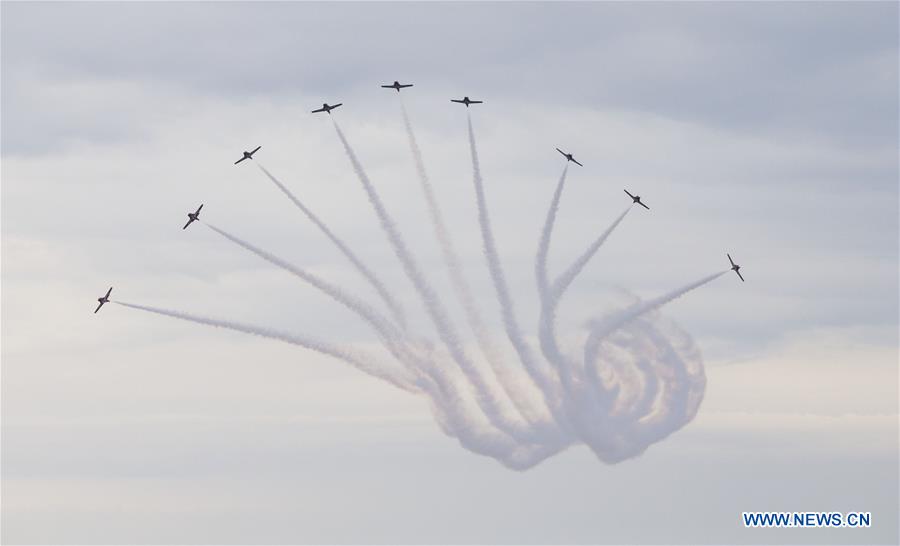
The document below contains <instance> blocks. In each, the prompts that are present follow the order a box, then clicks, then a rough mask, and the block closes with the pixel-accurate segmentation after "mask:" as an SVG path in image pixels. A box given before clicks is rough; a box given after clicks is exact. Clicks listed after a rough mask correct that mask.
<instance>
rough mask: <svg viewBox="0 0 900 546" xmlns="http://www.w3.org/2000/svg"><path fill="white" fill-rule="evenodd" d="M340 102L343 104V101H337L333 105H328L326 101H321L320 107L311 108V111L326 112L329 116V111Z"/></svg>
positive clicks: (339, 104) (314, 112)
mask: <svg viewBox="0 0 900 546" xmlns="http://www.w3.org/2000/svg"><path fill="white" fill-rule="evenodd" d="M342 104H344V103H343V102H339V103H337V104H334V105H332V106H328V103H327V102H323V103H322V107H321V108H317V109H315V110H313V111H312V113H313V114H316V113H318V112H328V115H329V116H330V115H331V111H332V110H334V109H335V108H337V107H338V106H341V105H342Z"/></svg>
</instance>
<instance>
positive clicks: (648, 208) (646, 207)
mask: <svg viewBox="0 0 900 546" xmlns="http://www.w3.org/2000/svg"><path fill="white" fill-rule="evenodd" d="M637 204H638V205H640V206H642V207H644V208H645V209H647V210H650V207H648V206H647V205H645V204H643V203H641V202H640V201H638V202H637Z"/></svg>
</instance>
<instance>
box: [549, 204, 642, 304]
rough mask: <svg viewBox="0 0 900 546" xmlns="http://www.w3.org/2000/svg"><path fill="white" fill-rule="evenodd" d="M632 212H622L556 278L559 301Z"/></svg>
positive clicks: (555, 293) (556, 296)
mask: <svg viewBox="0 0 900 546" xmlns="http://www.w3.org/2000/svg"><path fill="white" fill-rule="evenodd" d="M630 210H631V206H629V207H628V208H626V209H625V210H624V211H622V214H620V215H619V216H618V218H616V220H615V221H614V222H613V223H612V224H611V225H610V226H609V227H608V228H606V231H604V232H603V233H601V234H600V236H599V237H597V239H595V240H594V242H593V243H591V245H590V246H589V247H588V248H587V250H585V251H584V252H583V253H582V254H581V256H579V257H578V259H577V260H575V261H574V262H573V263H572V265H570V266H569V267H568V268H567V269H566V270H565V271H564V272H563V273H561V274H560V275H559V277H557V278H556V280H555V281H554V282H553V291H552V292H553V295H554V297H555V298H557V299H561V298H562V296H563V294H564V293H565V291H566V289H567V288H568V287H569V285H570V284H572V281H574V280H575V277H577V276H578V274H579V273H581V270H582V269H584V266H586V265H587V263H588V262H589V261H590V260H591V258H593V257H594V254H596V253H597V251H598V250H600V247H601V246H603V243H605V242H606V239H607V238H609V236H610V234H612V232H613V230H615V229H616V227H617V226H618V225H619V224H620V223H622V220H624V219H625V216H626V215H627V214H628V211H630Z"/></svg>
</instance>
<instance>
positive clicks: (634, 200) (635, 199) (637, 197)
mask: <svg viewBox="0 0 900 546" xmlns="http://www.w3.org/2000/svg"><path fill="white" fill-rule="evenodd" d="M625 193H628V197H631V202H632V203H637V204H638V205H640V206H642V207H644V208H645V209H647V210H650V207H648V206H647V205H645V204H643V203H642V202H641V196H640V195H631V194H630V193H629V192H628V190H625Z"/></svg>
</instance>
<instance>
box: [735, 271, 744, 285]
mask: <svg viewBox="0 0 900 546" xmlns="http://www.w3.org/2000/svg"><path fill="white" fill-rule="evenodd" d="M735 273H737V274H738V277H740V278H741V282H744V276H743V275H741V272H740V271H737V270H735Z"/></svg>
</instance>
